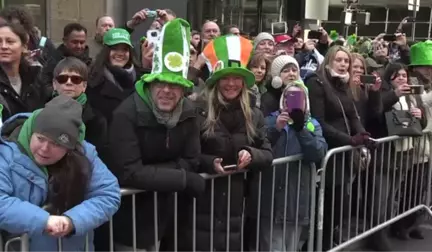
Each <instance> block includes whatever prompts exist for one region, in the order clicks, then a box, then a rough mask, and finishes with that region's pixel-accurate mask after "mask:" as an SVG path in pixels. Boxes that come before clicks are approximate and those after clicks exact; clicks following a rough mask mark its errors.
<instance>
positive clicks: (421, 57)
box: [410, 40, 432, 66]
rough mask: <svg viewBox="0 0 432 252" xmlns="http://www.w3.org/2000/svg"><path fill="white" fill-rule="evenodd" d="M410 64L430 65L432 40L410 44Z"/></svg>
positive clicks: (431, 61)
mask: <svg viewBox="0 0 432 252" xmlns="http://www.w3.org/2000/svg"><path fill="white" fill-rule="evenodd" d="M410 58H411V64H410V66H432V41H430V40H427V41H425V42H419V43H416V44H414V45H413V46H411V49H410Z"/></svg>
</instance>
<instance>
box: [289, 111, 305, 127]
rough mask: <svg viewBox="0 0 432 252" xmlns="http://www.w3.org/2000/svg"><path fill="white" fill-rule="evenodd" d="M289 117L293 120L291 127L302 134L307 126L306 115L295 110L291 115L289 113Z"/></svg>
mask: <svg viewBox="0 0 432 252" xmlns="http://www.w3.org/2000/svg"><path fill="white" fill-rule="evenodd" d="M289 117H290V118H291V119H292V120H293V123H292V124H291V125H290V126H291V128H293V129H294V130H295V131H297V132H300V131H302V130H303V128H304V124H305V114H304V112H303V111H302V110H301V109H293V110H292V111H291V113H289Z"/></svg>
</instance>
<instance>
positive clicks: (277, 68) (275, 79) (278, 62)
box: [270, 55, 300, 89]
mask: <svg viewBox="0 0 432 252" xmlns="http://www.w3.org/2000/svg"><path fill="white" fill-rule="evenodd" d="M288 64H294V65H295V66H296V67H297V69H298V70H299V71H300V67H299V65H298V62H297V60H296V59H294V58H293V57H291V56H289V55H280V56H278V57H276V58H275V59H274V60H273V62H272V64H271V67H270V74H271V76H272V83H271V84H272V87H273V88H275V89H279V88H280V87H282V84H283V83H282V79H281V78H280V73H281V72H282V70H283V68H284V67H285V66H286V65H288Z"/></svg>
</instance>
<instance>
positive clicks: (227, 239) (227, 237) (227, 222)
mask: <svg viewBox="0 0 432 252" xmlns="http://www.w3.org/2000/svg"><path fill="white" fill-rule="evenodd" d="M231 182H232V177H231V175H229V176H228V190H227V220H226V230H227V232H226V233H227V235H226V251H227V252H229V251H230V250H229V247H230V219H231Z"/></svg>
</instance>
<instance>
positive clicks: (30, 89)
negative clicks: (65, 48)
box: [0, 62, 45, 121]
mask: <svg viewBox="0 0 432 252" xmlns="http://www.w3.org/2000/svg"><path fill="white" fill-rule="evenodd" d="M19 70H20V77H21V85H22V87H21V94H20V95H19V94H17V93H16V92H15V90H14V89H13V87H12V86H11V84H10V81H9V78H8V76H7V75H6V73H5V72H4V71H3V69H2V68H1V67H0V95H1V96H2V99H1V100H2V101H1V102H2V103H3V107H4V109H3V114H2V119H3V121H5V120H7V119H8V118H9V117H11V116H13V115H15V114H17V113H24V112H33V111H34V110H36V109H39V108H42V107H43V106H44V104H45V100H44V98H43V97H42V92H41V87H40V86H39V85H38V84H37V83H35V79H36V76H37V75H38V72H39V67H34V66H29V65H28V64H27V63H25V62H22V63H21V65H20V68H19Z"/></svg>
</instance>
